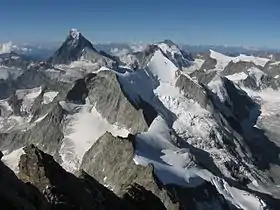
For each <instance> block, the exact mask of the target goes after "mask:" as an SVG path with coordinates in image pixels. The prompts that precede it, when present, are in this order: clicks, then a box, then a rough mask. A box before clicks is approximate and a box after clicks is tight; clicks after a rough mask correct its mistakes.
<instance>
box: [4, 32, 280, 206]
mask: <svg viewBox="0 0 280 210" xmlns="http://www.w3.org/2000/svg"><path fill="white" fill-rule="evenodd" d="M0 57H1V59H0V64H1V69H0V70H1V71H0V76H1V79H0V99H1V100H0V150H1V151H2V152H3V154H2V153H1V154H2V155H1V157H2V158H1V162H0V170H1V176H0V182H1V185H0V188H1V193H0V201H1V204H3V205H2V206H1V209H2V207H3V209H79V210H80V209H136V210H138V209H139V210H140V209H141V210H142V209H152V210H155V209H168V210H181V209H189V210H201V209H203V210H206V209H207V210H209V209H211V210H220V209H221V210H224V209H226V210H227V209H234V210H235V209H244V210H267V209H272V210H277V209H280V188H279V186H280V178H279V177H280V160H279V157H280V156H279V155H280V141H279V138H280V133H279V130H280V129H279V128H280V124H279V123H278V118H279V115H280V109H279V105H280V92H279V87H280V80H279V76H280V69H279V62H278V61H274V60H270V59H268V58H260V57H255V56H251V55H243V54H241V55H238V56H236V57H231V56H226V55H224V54H221V53H219V52H215V51H213V50H211V51H210V52H209V54H207V55H205V56H204V57H201V56H200V57H199V58H196V57H193V56H192V54H191V53H190V52H189V51H184V50H182V49H180V47H179V46H178V45H176V44H174V43H173V42H172V41H170V40H165V41H163V42H158V43H152V44H149V45H147V46H146V48H144V49H140V50H138V51H135V52H130V51H129V52H127V53H126V54H122V55H119V57H117V56H113V55H110V54H108V53H105V52H103V51H99V50H97V48H95V46H94V45H93V44H92V43H91V42H90V41H89V40H87V39H86V38H85V36H84V35H82V34H81V33H80V32H78V31H77V30H74V29H72V30H70V32H69V34H68V35H67V37H66V39H65V41H64V42H63V43H62V45H61V47H60V48H59V49H58V50H57V51H56V52H55V53H54V54H53V55H52V56H51V57H50V58H49V59H47V60H45V61H35V60H32V59H30V58H27V57H25V56H21V55H18V54H15V53H6V54H3V55H1V56H0Z"/></svg>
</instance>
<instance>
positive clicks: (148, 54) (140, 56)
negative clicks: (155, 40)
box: [133, 45, 159, 69]
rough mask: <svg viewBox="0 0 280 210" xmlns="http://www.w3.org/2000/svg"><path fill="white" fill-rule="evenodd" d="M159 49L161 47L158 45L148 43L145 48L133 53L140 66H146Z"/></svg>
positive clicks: (141, 67)
mask: <svg viewBox="0 0 280 210" xmlns="http://www.w3.org/2000/svg"><path fill="white" fill-rule="evenodd" d="M158 49H159V48H158V46H156V45H148V46H147V47H146V48H145V50H143V51H140V52H135V53H133V55H134V56H135V57H136V59H137V60H138V68H140V69H143V68H145V67H146V66H147V64H148V63H149V62H150V60H151V58H152V57H153V55H154V53H155V51H156V50H158Z"/></svg>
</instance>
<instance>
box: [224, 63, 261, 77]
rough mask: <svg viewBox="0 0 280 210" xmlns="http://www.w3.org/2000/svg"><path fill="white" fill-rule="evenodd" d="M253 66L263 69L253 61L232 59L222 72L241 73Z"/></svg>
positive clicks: (229, 73)
mask: <svg viewBox="0 0 280 210" xmlns="http://www.w3.org/2000/svg"><path fill="white" fill-rule="evenodd" d="M252 67H255V68H258V69H262V67H261V66H258V65H256V64H255V63H253V62H246V61H239V62H233V61H230V62H229V64H228V65H227V66H226V67H225V69H224V70H223V72H222V74H223V75H224V76H227V75H232V74H236V73H241V72H245V73H246V72H247V70H248V69H250V68H252Z"/></svg>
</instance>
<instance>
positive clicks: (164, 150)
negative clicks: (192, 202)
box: [134, 117, 204, 187]
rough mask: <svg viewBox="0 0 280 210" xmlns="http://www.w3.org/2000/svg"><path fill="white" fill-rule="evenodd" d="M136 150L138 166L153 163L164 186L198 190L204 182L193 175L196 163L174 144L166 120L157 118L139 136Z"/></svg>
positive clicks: (135, 159)
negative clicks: (170, 185) (171, 185)
mask: <svg viewBox="0 0 280 210" xmlns="http://www.w3.org/2000/svg"><path fill="white" fill-rule="evenodd" d="M135 147H136V150H135V157H134V161H135V163H136V164H141V165H147V164H149V163H151V164H153V165H154V167H155V173H156V175H157V176H158V178H159V179H160V180H161V181H162V182H163V184H172V183H173V184H178V185H181V186H186V187H196V186H198V185H200V184H202V183H204V180H203V179H201V178H200V177H199V176H197V175H196V174H194V173H193V172H192V169H193V168H194V167H195V164H194V163H193V161H192V159H191V157H190V156H189V153H188V151H185V150H184V149H179V148H178V147H176V146H175V145H174V144H173V143H172V140H171V135H170V129H169V128H168V126H167V124H166V122H165V121H164V119H163V118H161V117H157V118H156V119H155V120H154V121H153V123H152V124H151V126H150V128H149V130H148V131H147V132H145V133H142V134H139V135H137V136H136V145H135Z"/></svg>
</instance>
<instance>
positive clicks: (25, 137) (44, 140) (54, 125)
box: [0, 103, 64, 154]
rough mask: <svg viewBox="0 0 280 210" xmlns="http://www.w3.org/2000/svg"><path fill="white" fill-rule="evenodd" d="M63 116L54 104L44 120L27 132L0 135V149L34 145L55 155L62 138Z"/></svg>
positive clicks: (62, 112)
mask: <svg viewBox="0 0 280 210" xmlns="http://www.w3.org/2000/svg"><path fill="white" fill-rule="evenodd" d="M63 115H64V110H63V109H62V107H61V106H60V105H59V104H58V103H56V104H54V106H53V107H52V108H51V110H50V112H49V113H48V114H47V115H46V116H45V117H44V119H42V120H41V121H40V122H38V123H36V125H34V126H33V127H31V128H30V129H29V130H23V131H13V132H10V133H6V134H2V135H0V139H1V143H0V148H1V149H3V150H6V149H9V150H13V149H18V148H20V147H23V146H24V145H28V144H31V143H34V144H37V145H39V146H40V148H41V149H43V150H44V151H48V152H50V153H52V154H56V152H57V151H58V150H59V147H60V144H61V140H62V138H63V132H62V119H63Z"/></svg>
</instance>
